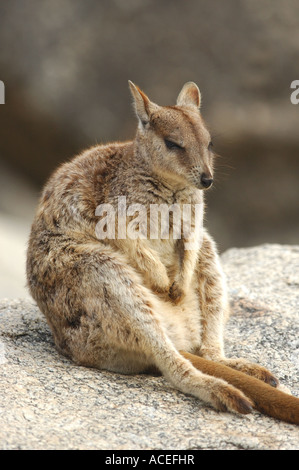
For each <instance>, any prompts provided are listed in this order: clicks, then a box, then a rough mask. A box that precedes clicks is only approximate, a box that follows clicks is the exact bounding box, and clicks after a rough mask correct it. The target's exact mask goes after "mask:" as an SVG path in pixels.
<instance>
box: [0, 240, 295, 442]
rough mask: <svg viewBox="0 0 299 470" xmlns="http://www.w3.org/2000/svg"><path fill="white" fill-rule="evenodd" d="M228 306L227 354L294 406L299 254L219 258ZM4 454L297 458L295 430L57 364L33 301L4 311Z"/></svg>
mask: <svg viewBox="0 0 299 470" xmlns="http://www.w3.org/2000/svg"><path fill="white" fill-rule="evenodd" d="M222 261H223V265H224V268H225V271H226V274H227V278H228V285H229V293H230V297H231V301H232V316H231V318H230V320H229V322H228V325H227V328H226V351H227V355H230V356H243V357H246V358H248V359H249V358H250V359H251V360H252V361H256V362H259V363H262V364H263V365H265V366H266V367H268V368H269V369H270V370H272V371H273V372H274V373H275V374H276V375H277V376H278V377H279V378H280V380H281V383H282V384H284V385H286V386H287V387H288V388H289V389H290V390H291V391H292V393H293V394H294V395H296V396H299V389H298V382H297V381H298V372H299V357H298V351H299V321H298V306H299V276H298V273H299V246H281V245H263V246H259V247H254V248H246V249H231V250H229V251H227V252H225V253H224V254H223V255H222ZM0 334H1V337H0V377H1V378H0V390H1V392H0V393H1V403H0V422H1V428H0V447H1V449H104V450H105V449H109V450H116V449H126V450H134V449H138V450H139V449H151V450H153V449H185V450H186V449H190V450H195V449H216V450H218V449H226V450H234V449H267V450H274V449H279V450H286V449H292V450H295V449H298V447H299V431H298V427H297V426H294V425H290V424H286V423H283V422H279V421H277V420H274V419H272V418H269V417H266V416H262V415H261V414H259V413H258V412H254V413H253V414H251V415H247V416H245V417H244V416H238V415H235V414H231V413H218V412H216V411H214V410H213V409H211V408H208V407H207V406H205V405H203V404H202V403H200V402H199V401H198V400H196V399H195V398H193V397H190V396H186V395H184V394H182V393H180V392H178V391H177V390H174V389H173V388H172V387H171V386H170V385H169V384H168V383H167V382H166V380H165V379H164V378H163V377H152V376H146V375H138V376H132V377H131V376H130V377H129V376H122V375H117V374H114V373H109V372H106V371H98V370H93V369H88V368H84V367H78V366H75V365H73V364H72V363H70V362H69V361H68V360H67V359H65V358H63V357H62V356H60V355H59V354H58V353H57V352H56V350H55V348H54V344H53V341H52V338H51V334H50V331H49V328H48V326H47V324H46V322H45V320H44V318H43V316H42V315H41V314H40V312H39V310H38V309H37V307H36V306H35V304H34V302H33V301H30V300H27V299H26V300H25V299H20V300H7V299H3V300H1V301H0Z"/></svg>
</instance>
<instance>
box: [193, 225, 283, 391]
mask: <svg viewBox="0 0 299 470" xmlns="http://www.w3.org/2000/svg"><path fill="white" fill-rule="evenodd" d="M196 282H197V289H198V294H199V299H200V308H201V316H202V343H201V347H200V350H199V351H197V353H198V355H200V356H202V357H205V358H207V359H211V360H213V361H216V362H218V363H221V364H224V365H227V366H229V367H232V368H234V369H237V370H239V371H241V372H244V373H246V374H248V375H252V376H253V377H256V378H257V379H260V380H263V381H264V382H266V383H268V384H269V385H272V386H274V387H276V386H277V385H278V384H279V380H278V379H277V378H276V377H275V376H274V375H273V374H272V373H271V372H269V371H268V370H267V369H266V368H265V367H262V366H260V365H258V364H254V363H252V362H250V361H247V360H246V359H233V358H226V357H225V354H224V345H223V336H224V331H223V330H224V325H225V322H226V320H227V318H228V312H229V306H228V300H227V298H226V286H225V280H224V276H223V273H222V268H221V266H220V262H219V259H218V255H217V252H216V248H215V244H214V242H213V240H212V239H211V238H210V237H209V235H208V234H207V233H205V234H204V237H203V244H202V247H201V254H200V257H199V262H198V265H197V269H196Z"/></svg>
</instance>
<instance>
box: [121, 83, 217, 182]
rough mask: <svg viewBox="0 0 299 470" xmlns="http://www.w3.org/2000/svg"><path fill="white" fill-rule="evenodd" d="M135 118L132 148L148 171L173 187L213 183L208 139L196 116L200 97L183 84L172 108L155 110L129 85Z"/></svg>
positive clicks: (190, 86)
mask: <svg viewBox="0 0 299 470" xmlns="http://www.w3.org/2000/svg"><path fill="white" fill-rule="evenodd" d="M129 85H130V89H131V92H132V96H133V100H134V107H135V111H136V115H137V117H138V121H139V122H138V129H137V134H136V140H135V142H136V145H137V146H138V151H139V152H140V153H141V154H142V155H143V156H144V157H145V158H146V159H147V160H148V163H149V165H151V168H152V170H153V171H154V172H155V173H157V174H158V175H160V176H162V177H164V178H165V179H166V180H167V179H168V180H171V181H173V182H174V183H177V185H181V186H186V185H188V184H189V185H190V184H191V185H193V186H196V187H197V188H199V189H207V188H209V187H210V186H211V184H212V182H213V152H212V148H211V147H212V142H211V136H210V134H209V132H208V130H207V128H206V126H205V124H204V122H203V119H202V117H201V115H200V111H199V109H200V102H201V95H200V91H199V89H198V87H197V85H196V84H195V83H193V82H187V83H186V84H185V85H184V86H183V88H182V90H181V92H180V93H179V95H178V98H177V103H176V105H175V106H158V105H157V104H155V103H153V102H152V101H150V100H149V98H148V97H147V96H146V95H145V93H143V91H141V90H140V89H139V88H138V87H137V86H136V85H134V83H132V82H129Z"/></svg>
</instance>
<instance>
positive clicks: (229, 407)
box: [210, 380, 253, 414]
mask: <svg viewBox="0 0 299 470" xmlns="http://www.w3.org/2000/svg"><path fill="white" fill-rule="evenodd" d="M210 400H211V404H212V405H213V406H214V408H216V409H217V410H219V411H233V412H236V413H241V414H248V413H251V411H252V410H253V403H252V401H251V400H250V399H249V398H247V397H246V396H245V395H244V393H242V392H241V391H240V390H238V389H237V388H235V387H233V386H232V385H229V384H227V383H226V382H224V381H222V380H221V381H220V380H217V385H216V386H214V387H213V388H212V392H211V398H210Z"/></svg>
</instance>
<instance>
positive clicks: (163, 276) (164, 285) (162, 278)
mask: <svg viewBox="0 0 299 470" xmlns="http://www.w3.org/2000/svg"><path fill="white" fill-rule="evenodd" d="M169 285H170V282H169V278H168V276H167V273H166V270H165V273H163V272H157V273H156V276H155V278H154V279H152V280H151V286H152V290H153V291H154V292H158V293H159V294H167V292H168V291H169Z"/></svg>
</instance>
